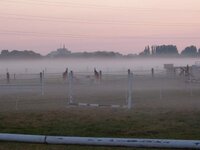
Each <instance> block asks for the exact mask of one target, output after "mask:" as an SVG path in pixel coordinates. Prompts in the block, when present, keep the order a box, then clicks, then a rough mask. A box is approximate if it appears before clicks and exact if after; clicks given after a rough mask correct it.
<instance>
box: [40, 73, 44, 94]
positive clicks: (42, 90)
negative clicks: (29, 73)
mask: <svg viewBox="0 0 200 150" xmlns="http://www.w3.org/2000/svg"><path fill="white" fill-rule="evenodd" d="M40 85H41V95H42V96H43V95H44V73H43V72H40Z"/></svg>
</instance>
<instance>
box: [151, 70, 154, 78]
mask: <svg viewBox="0 0 200 150" xmlns="http://www.w3.org/2000/svg"><path fill="white" fill-rule="evenodd" d="M151 76H152V78H153V77H154V68H151Z"/></svg>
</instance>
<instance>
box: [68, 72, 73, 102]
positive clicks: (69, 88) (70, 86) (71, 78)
mask: <svg viewBox="0 0 200 150" xmlns="http://www.w3.org/2000/svg"><path fill="white" fill-rule="evenodd" d="M72 84H73V71H70V73H69V87H68V91H69V104H73V89H72Z"/></svg>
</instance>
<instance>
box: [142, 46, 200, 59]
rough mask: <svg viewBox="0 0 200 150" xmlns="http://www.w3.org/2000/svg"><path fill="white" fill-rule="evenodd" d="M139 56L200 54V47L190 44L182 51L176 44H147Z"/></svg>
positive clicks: (192, 55) (190, 55)
mask: <svg viewBox="0 0 200 150" xmlns="http://www.w3.org/2000/svg"><path fill="white" fill-rule="evenodd" d="M139 56H189V57H196V56H200V49H197V47H196V46H194V45H192V46H188V47H186V48H184V49H183V50H182V51H181V52H180V53H179V52H178V49H177V47H176V46H175V45H160V46H157V45H155V46H151V47H150V46H146V47H145V49H144V51H142V52H141V53H139Z"/></svg>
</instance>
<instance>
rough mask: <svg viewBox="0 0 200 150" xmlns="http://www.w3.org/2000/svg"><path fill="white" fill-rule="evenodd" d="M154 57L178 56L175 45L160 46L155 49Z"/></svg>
mask: <svg viewBox="0 0 200 150" xmlns="http://www.w3.org/2000/svg"><path fill="white" fill-rule="evenodd" d="M155 54H156V55H178V50H177V47H176V46H175V45H161V46H156V47H155Z"/></svg>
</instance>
